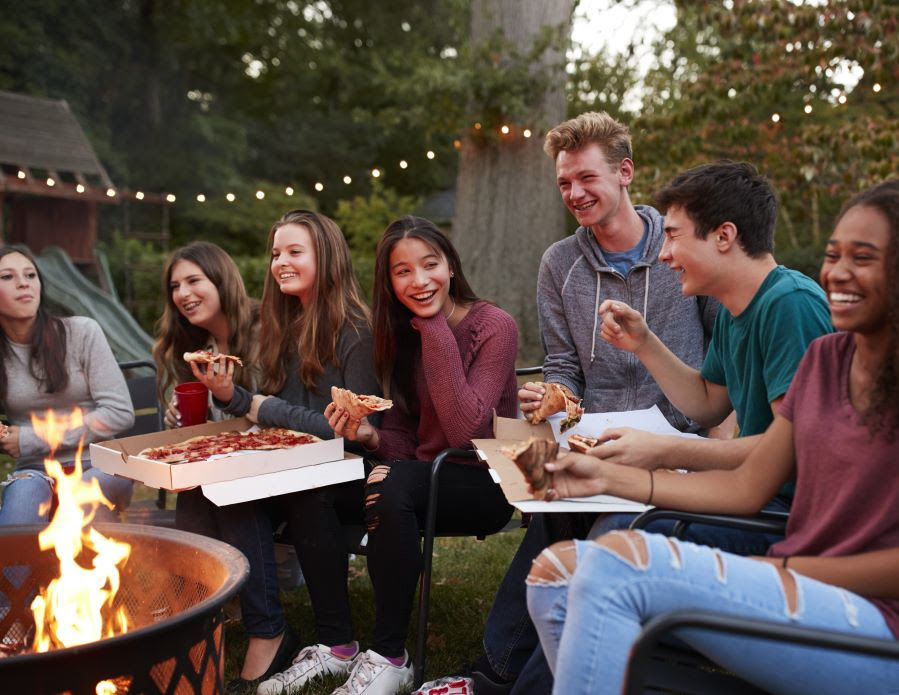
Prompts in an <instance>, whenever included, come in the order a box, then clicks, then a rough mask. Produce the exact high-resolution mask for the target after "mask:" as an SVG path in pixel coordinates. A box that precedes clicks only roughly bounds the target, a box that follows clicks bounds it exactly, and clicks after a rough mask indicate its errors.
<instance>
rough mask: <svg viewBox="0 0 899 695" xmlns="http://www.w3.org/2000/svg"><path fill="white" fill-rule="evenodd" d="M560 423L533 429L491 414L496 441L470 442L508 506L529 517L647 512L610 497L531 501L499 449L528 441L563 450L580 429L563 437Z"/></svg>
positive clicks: (514, 468)
mask: <svg viewBox="0 0 899 695" xmlns="http://www.w3.org/2000/svg"><path fill="white" fill-rule="evenodd" d="M585 417H587V416H585ZM561 420H562V415H561V414H559V415H553V416H552V417H551V418H550V421H548V422H541V423H540V424H539V425H532V424H531V423H530V422H528V421H527V420H524V419H515V418H508V417H499V416H497V415H496V413H495V412H494V415H493V434H494V435H495V437H496V438H495V439H473V440H472V444H473V445H474V448H475V451H476V452H477V454H478V458H480V459H481V460H482V461H484V462H485V463H486V464H487V465H488V466H490V474H491V475H492V476H493V479H494V480H495V481H496V482H497V483H499V486H500V487H501V488H502V490H503V494H504V495H505V496H506V499H507V500H508V502H509V504H511V505H512V506H513V507H516V508H517V509H519V510H521V511H522V512H525V513H529V514H533V513H540V512H634V513H639V512H642V511H645V510H647V509H649V507H647V506H646V505H645V504H640V503H639V502H633V501H631V500H626V499H622V498H621V497H614V496H612V495H594V496H592V497H580V498H569V499H564V500H555V501H553V502H546V501H544V500H538V499H534V497H533V495H531V494H530V493H529V492H528V485H527V482H526V481H525V479H524V474H523V473H522V472H521V471H520V470H519V469H518V466H516V465H515V462H514V461H512V460H511V459H509V458H507V457H506V456H503V454H502V453H500V449H501V448H502V447H505V446H509V445H511V444H517V443H519V442H522V441H525V440H527V439H528V438H529V437H543V438H545V439H556V440H558V441H559V443H560V444H561V445H562V448H564V445H565V443H566V441H567V439H568V435H569V434H572V433H574V432H579V431H580V427H576V428H574V429H571V430H569V431H568V432H566V433H565V434H559V422H561ZM560 450H561V449H560Z"/></svg>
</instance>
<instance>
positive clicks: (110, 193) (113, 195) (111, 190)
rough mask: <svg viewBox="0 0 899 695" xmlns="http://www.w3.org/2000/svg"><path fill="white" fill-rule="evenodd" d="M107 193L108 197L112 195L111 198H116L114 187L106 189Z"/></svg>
mask: <svg viewBox="0 0 899 695" xmlns="http://www.w3.org/2000/svg"><path fill="white" fill-rule="evenodd" d="M106 195H107V196H108V197H110V198H115V189H114V188H107V189H106Z"/></svg>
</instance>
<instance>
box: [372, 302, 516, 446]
mask: <svg viewBox="0 0 899 695" xmlns="http://www.w3.org/2000/svg"><path fill="white" fill-rule="evenodd" d="M412 325H413V326H414V327H415V329H416V330H418V332H419V333H420V335H421V359H420V360H418V361H416V363H415V364H414V365H411V367H410V368H411V369H414V370H415V377H416V378H415V383H416V388H417V391H418V401H419V412H418V417H417V418H415V417H412V416H409V415H406V414H404V413H401V412H400V411H399V410H398V409H397V408H394V409H391V410H388V411H387V412H386V413H385V414H384V419H383V420H382V424H381V429H380V430H378V435H379V446H378V450H377V452H376V454H377V456H379V457H380V458H382V459H385V460H391V459H394V460H395V459H417V460H420V461H429V460H431V459H433V458H434V457H435V456H436V455H437V454H439V453H440V452H441V451H442V450H443V449H446V448H447V447H456V448H462V449H468V448H471V440H472V439H480V438H490V437H492V436H493V410H494V409H496V412H497V414H498V415H503V416H506V417H515V415H516V413H517V402H516V392H517V390H518V386H517V382H516V380H515V356H516V354H517V352H518V327H517V326H516V325H515V320H514V319H513V318H512V317H511V316H509V314H507V313H506V312H505V311H503V310H502V309H500V308H498V307H496V306H494V305H492V304H489V303H487V302H484V301H479V302H475V304H474V305H472V307H471V309H470V310H469V312H468V315H467V316H465V318H463V319H462V320H461V321H460V322H459V324H458V325H457V326H456V327H455V328H450V327H449V324H448V323H447V322H446V318H445V317H444V316H443V314H442V313H440V314H437V315H436V316H434V317H432V318H429V319H422V318H419V317H417V316H416V317H415V318H413V319H412ZM398 368H403V366H402V365H399V366H398Z"/></svg>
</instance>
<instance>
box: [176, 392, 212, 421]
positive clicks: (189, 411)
mask: <svg viewBox="0 0 899 695" xmlns="http://www.w3.org/2000/svg"><path fill="white" fill-rule="evenodd" d="M175 395H176V396H177V397H178V413H179V414H180V415H181V426H182V427H187V426H188V425H202V424H203V423H204V422H206V417H207V415H208V413H209V389H208V388H206V387H205V386H204V385H203V384H201V383H200V382H199V381H186V382H184V383H183V384H178V385H177V386H176V387H175Z"/></svg>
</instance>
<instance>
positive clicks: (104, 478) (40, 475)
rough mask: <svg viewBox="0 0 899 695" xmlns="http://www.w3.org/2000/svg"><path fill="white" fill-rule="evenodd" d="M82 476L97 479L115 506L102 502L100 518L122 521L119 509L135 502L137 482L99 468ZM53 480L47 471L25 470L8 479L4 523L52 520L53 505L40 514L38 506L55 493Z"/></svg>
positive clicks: (0, 518)
mask: <svg viewBox="0 0 899 695" xmlns="http://www.w3.org/2000/svg"><path fill="white" fill-rule="evenodd" d="M85 465H89V464H87V463H85ZM81 477H82V479H83V480H84V481H86V482H87V481H90V480H96V481H97V482H98V483H99V484H100V490H101V491H102V492H103V495H104V496H105V497H106V499H108V500H109V501H110V502H112V504H113V505H114V506H115V510H112V509H109V508H108V507H106V506H105V505H102V504H101V505H99V506H98V507H97V514H96V517H95V519H96V521H118V519H119V517H118V512H120V511H122V510H123V509H126V508H127V507H128V505H129V504H130V503H131V489H132V487H133V485H134V483H133V482H132V481H131V480H128V479H127V478H120V477H119V476H116V475H110V474H109V473H104V472H103V471H101V470H100V469H99V468H87V469H86V470H85V471H84V472H83V473H82V476H81ZM50 480H51V479H50V478H48V477H47V475H46V474H45V473H44V472H43V471H36V470H24V471H16V472H15V473H13V474H12V476H10V478H9V479H7V482H8V484H6V485H5V487H4V490H3V506H2V507H0V526H6V525H12V524H40V523H44V522H46V521H49V520H50V512H49V507H48V511H47V512H45V513H44V514H40V513H39V512H38V510H39V508H40V506H41V505H42V504H44V505H46V503H48V502H50V501H51V499H52V497H53V488H52V486H51V483H50Z"/></svg>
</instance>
